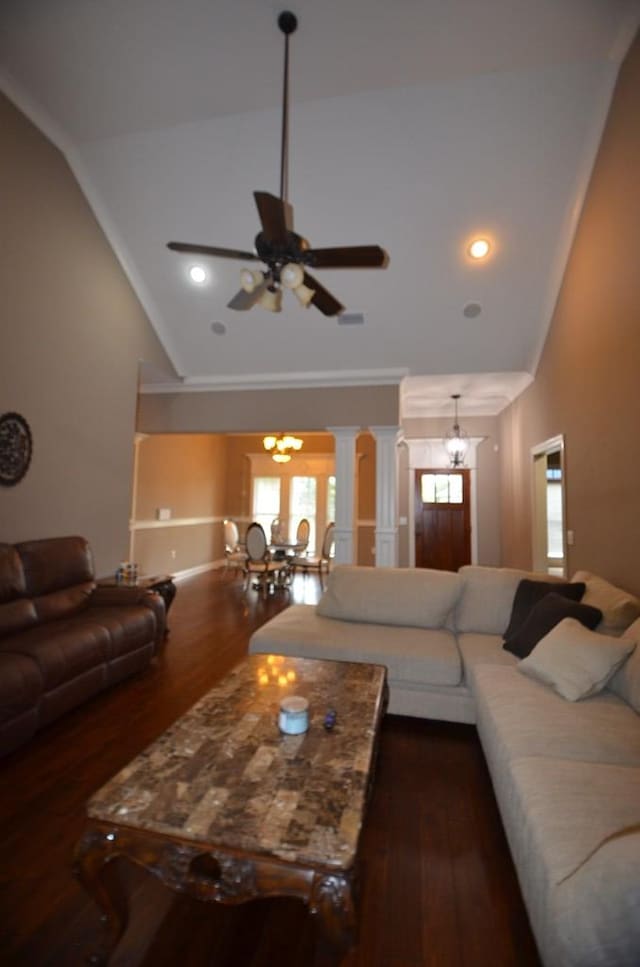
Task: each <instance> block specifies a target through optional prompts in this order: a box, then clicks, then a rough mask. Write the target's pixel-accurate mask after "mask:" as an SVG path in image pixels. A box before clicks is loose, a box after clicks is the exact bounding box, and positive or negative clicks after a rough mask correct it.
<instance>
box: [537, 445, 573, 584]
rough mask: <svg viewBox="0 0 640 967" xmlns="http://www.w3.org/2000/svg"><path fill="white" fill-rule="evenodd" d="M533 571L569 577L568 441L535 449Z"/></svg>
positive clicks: (539, 446)
mask: <svg viewBox="0 0 640 967" xmlns="http://www.w3.org/2000/svg"><path fill="white" fill-rule="evenodd" d="M531 457H532V460H533V535H532V538H533V540H532V546H533V568H534V570H535V571H543V572H546V573H547V574H554V575H556V576H558V577H566V575H567V552H566V546H565V523H564V521H565V482H564V462H565V461H564V438H563V437H562V436H557V437H553V438H552V439H550V440H546V441H545V442H544V443H540V444H539V445H538V446H536V447H533V449H532V451H531Z"/></svg>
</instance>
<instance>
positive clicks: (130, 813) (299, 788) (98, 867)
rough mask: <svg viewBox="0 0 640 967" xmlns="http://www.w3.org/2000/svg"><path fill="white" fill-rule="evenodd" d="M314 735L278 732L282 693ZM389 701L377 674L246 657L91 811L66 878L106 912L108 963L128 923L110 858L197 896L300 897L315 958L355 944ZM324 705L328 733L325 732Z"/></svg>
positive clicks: (223, 899) (236, 899)
mask: <svg viewBox="0 0 640 967" xmlns="http://www.w3.org/2000/svg"><path fill="white" fill-rule="evenodd" d="M293 694H295V695H302V696H304V697H305V698H307V699H308V701H309V729H308V731H307V732H306V733H304V734H302V735H284V734H283V733H282V732H280V731H279V729H278V712H279V706H280V701H281V699H282V698H283V697H285V696H286V695H293ZM386 703H387V684H386V669H385V668H384V667H382V666H380V665H370V664H364V663H352V662H334V661H318V660H313V659H303V658H289V657H284V656H275V655H268V656H267V655H252V656H250V657H249V658H247V659H245V660H244V661H243V662H241V663H240V664H239V665H238V666H236V667H235V668H234V669H233V670H232V671H231V672H230V673H229V674H228V675H227V676H226V677H225V678H224V679H223V680H222V681H221V682H220V683H219V684H218V685H216V686H215V687H214V688H213V689H211V691H210V692H208V693H207V694H206V695H205V696H204V697H203V698H202V699H201V700H200V701H199V702H198V703H197V704H196V705H194V707H193V708H192V709H191V710H190V711H188V712H187V713H186V714H185V715H184V716H182V718H180V719H178V720H177V722H175V723H174V725H172V726H171V727H170V728H169V729H168V730H167V731H166V732H165V733H164V734H163V735H161V736H160V738H158V739H157V740H156V741H155V742H154V743H153V744H152V745H150V746H149V747H148V748H147V749H146V750H145V751H144V752H142V753H141V754H140V755H138V756H137V757H136V758H135V759H133V760H132V762H131V763H130V764H129V765H128V766H126V767H125V768H124V769H122V770H121V771H120V772H119V773H118V774H117V775H116V776H114V777H113V779H111V780H110V781H109V782H108V783H107V784H106V785H105V786H103V787H102V789H100V790H99V791H98V792H97V793H96V794H95V795H94V796H93V797H92V799H91V800H90V801H89V803H88V806H87V815H88V819H87V825H86V829H85V832H84V834H83V836H82V838H81V839H80V841H79V843H78V845H77V847H76V852H75V863H74V870H75V873H76V875H77V876H78V878H79V879H80V881H81V883H82V884H83V885H84V887H85V888H86V889H87V890H88V892H89V893H90V894H91V896H92V897H93V898H94V899H95V900H96V902H97V903H98V905H99V906H100V907H101V909H102V911H103V914H104V916H103V921H104V923H105V925H106V937H105V939H104V942H103V943H102V945H101V946H100V948H99V949H98V950H97V951H96V953H95V955H94V956H93V958H92V962H93V963H95V964H101V963H106V962H107V961H108V959H109V956H110V954H111V953H112V952H113V950H114V949H115V947H116V945H117V943H118V941H119V940H120V938H121V936H122V934H123V933H124V930H125V928H126V925H127V918H128V914H127V901H126V895H125V894H124V892H123V890H122V887H121V886H120V884H119V881H118V879H117V876H115V875H114V874H115V873H116V872H117V870H116V867H115V866H111V867H110V864H111V861H112V860H114V859H115V858H116V857H118V856H124V857H128V858H129V859H130V860H132V861H133V862H135V863H136V864H138V865H140V866H142V867H144V868H145V869H146V870H148V871H149V872H151V873H153V874H154V875H155V876H157V877H159V878H160V879H161V880H162V881H163V882H164V883H165V884H166V885H167V886H169V887H171V888H173V889H175V890H178V891H181V892H186V893H188V894H190V895H191V896H194V897H196V898H198V899H200V900H207V901H214V902H220V903H242V902H244V901H247V900H252V899H254V898H256V897H273V896H289V897H297V898H299V899H301V900H303V901H304V902H305V903H306V904H307V905H308V907H309V910H310V912H311V913H312V914H314V915H315V918H316V922H317V943H316V962H317V964H336V963H339V962H340V959H341V957H342V956H343V955H344V953H345V952H346V950H347V949H348V947H349V946H351V944H352V943H353V941H354V939H355V929H356V925H357V924H356V903H357V897H356V892H357V865H358V864H357V859H358V843H359V839H360V833H361V830H362V827H363V822H364V818H365V812H366V806H367V802H368V799H369V796H370V792H371V787H372V781H373V776H374V767H375V760H376V752H377V746H378V738H379V732H380V723H381V720H382V716H383V714H384V710H385V708H386ZM329 708H333V709H335V710H336V712H337V721H336V724H335V726H334V728H333V729H332V730H330V731H327V730H326V729H325V728H324V727H323V722H324V717H325V715H326V712H327V710H328V709H329Z"/></svg>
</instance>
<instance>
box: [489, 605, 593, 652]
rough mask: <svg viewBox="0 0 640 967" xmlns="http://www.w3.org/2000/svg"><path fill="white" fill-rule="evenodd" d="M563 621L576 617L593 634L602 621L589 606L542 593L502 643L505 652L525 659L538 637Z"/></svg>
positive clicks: (538, 639) (536, 642)
mask: <svg viewBox="0 0 640 967" xmlns="http://www.w3.org/2000/svg"><path fill="white" fill-rule="evenodd" d="M563 618H576V619H577V620H578V621H579V622H580V623H581V624H583V625H584V626H585V628H589V630H590V631H593V630H594V628H595V627H596V625H598V624H599V623H600V622H601V621H602V611H600V609H599V608H592V607H591V605H590V604H578V602H577V601H570V600H569V598H563V597H562V595H561V594H555V593H553V592H552V593H551V594H545V596H544V597H543V598H541V599H540V601H538V603H537V604H536V605H535V607H534V608H533V609H532V610H531V612H530V614H529V617H528V618H526V619H525V621H524V623H523V625H522V627H521V628H520V630H519V631H517V632H516V633H515V635H513V636H512V637H510V638H507V639H506V641H505V642H504V644H503V646H502V647H503V648H504V649H506V651H510V652H511V654H512V655H515V656H516V658H526V657H527V655H530V654H531V652H532V651H533V649H534V648H535V646H536V645H537V644H538V642H539V641H540V639H541V638H544V636H545V635H546V634H548V633H549V632H550V631H551V629H552V628H555V626H556V625H557V624H558V622H560V621H562V619H563Z"/></svg>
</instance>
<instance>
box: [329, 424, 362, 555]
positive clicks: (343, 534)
mask: <svg viewBox="0 0 640 967" xmlns="http://www.w3.org/2000/svg"><path fill="white" fill-rule="evenodd" d="M327 430H328V431H329V433H333V436H334V439H335V448H336V456H335V471H336V520H335V524H336V529H335V531H334V537H335V549H336V550H335V559H334V560H335V563H336V564H353V563H354V561H355V559H356V548H355V540H354V526H355V494H356V489H355V484H356V437H357V435H358V433H359V432H360V427H359V426H328V427H327Z"/></svg>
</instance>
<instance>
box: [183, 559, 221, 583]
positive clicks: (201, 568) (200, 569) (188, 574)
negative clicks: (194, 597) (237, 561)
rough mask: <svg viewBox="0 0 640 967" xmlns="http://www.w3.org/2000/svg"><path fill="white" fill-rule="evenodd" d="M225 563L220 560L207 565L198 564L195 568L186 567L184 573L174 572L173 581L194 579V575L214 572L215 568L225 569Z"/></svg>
mask: <svg viewBox="0 0 640 967" xmlns="http://www.w3.org/2000/svg"><path fill="white" fill-rule="evenodd" d="M226 563H227V562H226V561H225V559H224V558H222V560H221V561H209V562H208V563H207V564H198V565H197V566H196V567H187V568H185V570H184V571H174V572H173V580H174V581H185V580H186V579H187V578H192V577H195V575H196V574H204V573H205V571H214V570H216V569H217V568H220V567H225V566H226Z"/></svg>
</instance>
